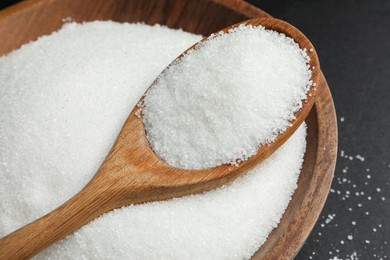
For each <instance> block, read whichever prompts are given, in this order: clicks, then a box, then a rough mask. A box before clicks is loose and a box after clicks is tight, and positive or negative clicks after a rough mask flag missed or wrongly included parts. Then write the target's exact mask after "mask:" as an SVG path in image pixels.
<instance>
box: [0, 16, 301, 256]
mask: <svg viewBox="0 0 390 260" xmlns="http://www.w3.org/2000/svg"><path fill="white" fill-rule="evenodd" d="M199 39H200V37H199V36H196V35H191V34H188V33H185V32H182V31H178V30H170V29H168V28H166V27H162V26H158V25H156V26H147V25H141V24H138V25H135V24H118V23H113V22H93V23H85V24H75V23H69V24H66V25H65V26H64V27H63V29H61V30H60V31H58V32H56V33H54V34H53V35H51V36H49V37H42V38H40V39H39V40H38V41H36V42H32V43H29V44H27V45H25V46H23V47H22V48H21V49H19V50H16V51H14V52H12V53H10V54H9V55H7V56H4V57H1V58H0V122H1V124H0V143H1V144H2V145H1V146H0V162H1V163H0V186H1V189H0V212H1V215H0V236H3V235H5V234H7V233H8V232H11V231H13V230H15V229H16V228H18V227H20V226H22V225H25V224H27V223H28V222H30V221H32V220H34V219H35V218H37V217H39V216H41V215H43V214H45V213H47V212H48V211H50V210H52V209H54V208H55V207H57V206H58V205H60V204H61V203H63V202H64V201H65V200H67V199H68V198H69V197H71V196H72V195H74V194H75V193H76V192H77V191H79V190H80V189H81V188H82V187H83V186H84V185H85V184H86V183H87V182H88V181H89V180H90V178H91V177H92V176H93V174H94V173H95V172H96V170H97V168H98V167H99V166H100V163H101V162H102V160H104V158H105V156H106V154H107V152H108V151H109V149H110V147H111V146H112V144H113V142H114V141H115V138H116V136H117V134H118V132H119V130H120V128H121V126H122V124H123V122H124V120H125V119H126V118H127V116H128V113H129V112H130V111H131V109H132V107H134V106H135V105H136V103H137V101H138V100H139V98H140V97H141V96H142V95H143V93H144V92H145V90H146V89H147V88H148V86H149V85H150V84H151V83H152V82H153V80H154V79H155V78H156V77H157V75H158V74H159V73H160V71H161V70H162V69H164V68H165V67H166V66H167V65H168V64H169V63H170V62H171V61H172V60H173V59H174V58H175V57H177V55H179V54H180V53H181V52H182V51H184V50H185V49H186V48H187V47H188V46H190V45H191V44H193V43H194V42H196V41H198V40H199ZM102 122H104V124H102ZM305 147H306V144H305V126H304V125H303V126H302V127H300V128H299V129H298V130H297V132H296V133H295V134H294V135H293V136H292V137H291V138H290V139H289V140H288V141H287V142H286V144H285V145H284V146H282V147H281V148H280V149H279V150H278V151H277V152H276V153H275V154H274V155H272V156H271V157H270V158H268V159H267V160H266V161H264V162H263V163H262V164H261V165H259V166H257V167H256V168H255V169H253V170H252V171H250V172H249V173H248V174H246V175H245V176H243V177H241V178H239V179H237V180H236V181H235V182H233V183H232V184H230V185H226V186H224V187H222V188H219V189H216V190H213V191H210V192H207V193H204V194H200V195H194V196H187V197H182V198H177V199H173V200H169V201H165V202H158V203H157V202H156V203H148V204H143V205H138V206H129V207H124V208H121V209H117V210H114V211H111V212H109V213H107V214H105V215H103V216H101V217H99V218H98V219H96V220H95V221H93V222H91V223H90V224H88V225H86V226H84V227H83V228H81V229H80V230H78V231H77V232H75V233H74V234H72V235H70V236H68V237H66V238H65V239H63V240H61V241H59V242H57V243H55V244H54V245H52V246H51V247H49V248H47V249H46V250H44V251H43V252H41V253H40V254H39V255H38V256H37V259H75V258H77V259H97V258H98V259H132V258H139V259H162V258H165V259H168V258H169V259H188V258H190V257H192V256H195V255H196V256H197V257H199V258H200V259H232V258H234V259H237V258H239V259H242V258H244V259H245V258H249V257H250V256H251V255H252V254H253V253H254V252H255V251H256V250H257V248H258V247H259V246H260V245H261V244H262V243H263V242H264V241H265V239H266V237H267V236H268V234H269V233H270V232H271V230H272V229H273V228H274V227H275V226H276V225H277V223H278V222H279V219H280V217H281V216H282V214H283V211H284V210H285V208H286V207H287V205H288V202H289V200H290V198H291V195H292V193H293V192H294V189H295V187H296V182H297V179H298V175H299V172H300V167H301V165H302V160H303V154H304V150H305ZM21 187H24V188H21Z"/></svg>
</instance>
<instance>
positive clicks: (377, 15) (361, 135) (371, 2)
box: [0, 0, 390, 260]
mask: <svg viewBox="0 0 390 260" xmlns="http://www.w3.org/2000/svg"><path fill="white" fill-rule="evenodd" d="M15 2H18V1H16V0H5V1H4V0H2V1H0V9H2V8H5V7H6V6H8V5H10V4H12V3H15ZM248 2H250V3H251V4H253V5H255V6H257V7H259V8H261V9H263V10H264V11H266V12H268V13H269V14H271V15H272V16H274V17H276V18H279V19H283V20H286V21H288V22H290V23H291V24H293V25H294V26H296V27H297V28H299V29H300V30H301V31H302V32H303V33H305V34H306V36H307V37H308V38H309V39H310V40H311V41H312V43H313V44H314V46H315V47H316V49H317V51H318V54H319V57H320V62H321V68H322V70H323V72H324V74H325V77H326V79H327V80H328V83H329V87H330V89H331V92H332V95H333V98H334V102H335V105H336V110H337V115H338V127H339V156H338V161H337V166H336V171H335V178H334V180H333V184H332V190H331V192H330V194H329V197H328V200H327V202H326V204H325V207H324V209H323V211H322V213H321V216H320V219H319V220H318V222H317V224H316V226H315V228H314V229H313V232H312V233H311V235H310V236H309V238H308V239H307V241H306V243H305V245H304V246H303V247H302V249H301V251H300V252H299V254H298V255H297V257H296V259H365V260H366V259H390V224H389V222H390V188H389V182H390V149H389V147H390V134H389V133H390V116H389V112H390V1H389V0H317V1H315V0H295V1H287V0H249V1H248Z"/></svg>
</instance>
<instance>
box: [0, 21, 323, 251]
mask: <svg viewBox="0 0 390 260" xmlns="http://www.w3.org/2000/svg"><path fill="white" fill-rule="evenodd" d="M241 24H246V25H253V26H258V25H262V26H264V27H265V28H266V29H271V30H275V31H278V32H281V33H284V34H286V35H287V36H289V37H291V38H293V39H294V40H295V41H296V42H297V43H298V44H299V46H300V48H302V49H304V48H306V49H307V50H312V51H308V52H307V53H308V55H309V56H310V63H309V65H310V67H311V69H312V81H313V82H314V83H317V82H319V77H320V67H319V61H318V57H317V54H316V52H315V51H314V47H313V46H312V44H311V43H310V41H309V40H308V39H307V38H306V37H305V36H304V35H303V34H302V33H301V32H300V31H299V30H298V29H296V28H295V27H293V26H292V25H290V24H288V23H286V22H283V21H280V20H277V19H274V18H256V19H252V20H248V21H245V22H242V23H238V24H235V25H232V26H229V27H227V28H225V29H223V30H222V31H223V32H227V31H228V30H230V29H231V28H234V27H237V26H239V25H241ZM204 40H205V39H203V40H202V41H204ZM195 46H196V44H195V45H194V46H192V47H191V48H189V49H188V50H187V51H186V52H188V51H189V50H191V49H192V48H194V47H195ZM186 52H184V53H183V54H182V55H184V54H185V53H186ZM182 55H181V56H182ZM181 56H179V57H178V58H180V57H181ZM317 91H318V90H317V88H316V87H312V88H311V89H310V90H309V91H308V93H307V99H306V100H302V108H301V109H300V110H299V111H297V112H296V113H295V114H294V115H295V119H294V120H293V121H291V126H290V127H289V128H288V129H287V130H286V131H285V132H283V133H280V134H279V135H278V136H277V137H276V139H275V141H274V142H272V143H270V144H269V145H265V146H261V147H260V148H259V149H258V152H257V153H256V155H254V156H252V157H250V158H249V159H248V160H246V161H243V162H241V163H240V164H239V165H238V166H233V165H230V164H224V165H220V166H216V167H212V168H208V169H201V170H188V169H177V168H173V167H172V166H170V165H168V164H166V163H165V162H164V161H162V160H161V159H160V158H159V157H158V156H157V155H156V154H155V153H154V152H153V150H152V149H151V148H150V145H149V143H148V140H147V139H146V134H145V129H144V126H143V122H142V118H140V117H139V115H138V113H137V112H138V109H139V108H138V107H136V108H135V109H134V110H133V111H132V112H131V113H130V115H129V117H128V119H127V120H126V122H125V124H124V125H123V128H122V130H121V132H120V134H119V136H118V138H117V140H116V142H115V143H114V145H113V147H112V149H111V151H110V152H109V154H108V156H107V157H106V159H105V161H104V162H103V164H102V165H101V167H100V168H99V170H98V171H97V173H96V174H95V176H94V177H93V178H92V180H91V181H90V182H89V183H88V184H87V185H86V186H85V188H84V189H83V190H82V191H80V192H79V193H78V194H76V195H75V196H74V197H73V198H71V199H70V200H68V201H67V202H65V203H64V204H63V205H62V206H60V207H58V208H57V209H55V210H54V211H52V212H50V213H49V214H47V215H45V216H43V217H42V218H40V219H38V220H36V221H34V222H32V223H30V224H28V225H26V226H24V227H22V228H20V229H18V230H16V231H14V232H13V233H11V234H9V235H7V236H6V237H4V238H2V239H1V240H0V258H1V259H20V258H29V257H32V256H34V255H35V254H36V253H38V252H40V251H41V250H42V249H44V248H45V247H47V246H48V245H50V244H51V243H53V242H55V241H57V240H58V239H60V238H62V237H64V236H65V235H67V234H69V233H71V232H73V231H74V230H76V229H78V228H79V227H81V226H83V225H85V224H86V223H88V222H89V221H91V220H93V219H94V218H96V217H97V216H99V215H101V214H103V213H105V212H107V211H110V210H112V209H115V208H118V207H122V206H125V205H130V204H139V203H144V202H150V201H157V200H165V199H169V198H172V197H178V196H184V195H189V194H192V193H197V192H202V191H206V190H210V189H213V188H216V187H218V186H221V185H223V184H226V183H228V182H230V181H232V180H234V179H235V178H237V177H238V176H240V175H242V174H243V173H245V172H246V171H247V170H249V169H250V168H252V167H253V166H255V165H256V164H258V163H260V162H261V161H263V160H264V159H266V158H267V157H268V156H270V155H271V154H272V153H273V152H274V151H276V150H277V149H278V148H279V147H280V146H281V145H282V144H283V143H284V142H285V141H286V140H287V139H288V138H289V137H290V136H291V135H292V134H293V133H294V132H295V130H296V129H297V128H298V127H299V126H300V124H301V123H302V122H303V120H304V119H305V118H306V117H307V115H308V113H309V111H310V110H311V108H312V106H313V104H314V101H315V95H316V93H317Z"/></svg>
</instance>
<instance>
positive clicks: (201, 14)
mask: <svg viewBox="0 0 390 260" xmlns="http://www.w3.org/2000/svg"><path fill="white" fill-rule="evenodd" d="M267 16H269V15H268V14H266V13H265V12H263V11H261V10H259V9H257V8H255V7H253V6H251V5H249V4H247V3H245V2H242V1H240V0H148V1H145V0H83V1H80V0H35V1H33V0H30V1H25V2H22V3H20V4H17V5H15V6H13V7H10V8H8V9H6V10H4V11H2V12H0V37H1V42H0V55H3V54H5V53H8V52H10V51H11V50H13V49H16V48H18V47H20V46H21V45H22V44H24V43H27V42H29V41H31V40H35V39H37V37H39V36H41V35H45V34H49V33H51V32H53V31H54V30H57V29H59V28H60V27H61V26H62V24H63V19H64V18H66V17H71V18H72V19H73V20H74V21H77V22H83V21H92V20H113V21H118V22H144V23H147V24H155V23H159V24H165V25H167V26H168V27H171V28H182V29H184V30H185V31H189V32H192V33H197V34H203V35H208V34H210V33H212V32H215V31H218V30H220V29H222V28H224V27H226V26H229V25H231V24H234V23H237V22H240V21H243V20H246V19H249V18H252V17H267ZM319 87H320V89H321V92H320V93H319V95H318V98H317V100H316V103H315V106H314V107H313V109H312V111H311V112H310V114H309V117H308V118H307V119H306V123H307V125H308V135H307V149H306V153H305V161H304V164H303V168H302V171H301V175H300V177H299V181H298V188H297V190H296V191H295V193H294V195H293V197H292V200H291V202H290V204H289V206H288V208H287V210H286V212H285V213H284V215H283V217H282V219H281V220H280V223H279V225H278V226H277V227H276V228H275V229H274V230H273V231H272V233H271V234H270V235H269V237H268V239H267V241H266V242H265V243H264V244H263V245H262V246H261V247H260V248H259V250H258V251H257V252H256V253H255V255H254V256H253V259H291V258H293V257H294V256H295V255H296V254H297V252H298V251H299V249H300V248H301V247H302V245H303V243H304V242H305V240H306V238H307V237H308V235H309V233H310V231H311V230H312V228H313V226H314V224H315V222H316V221H317V219H318V217H319V214H320V212H321V210H322V207H323V205H324V203H325V200H326V197H327V195H328V192H329V188H330V184H331V181H332V178H333V172H334V167H335V163H336V154H337V125H336V114H335V109H334V105H333V101H332V97H331V94H330V92H329V88H328V85H327V83H326V81H325V78H324V76H323V75H321V80H320V82H319Z"/></svg>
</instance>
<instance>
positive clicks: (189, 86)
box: [142, 25, 311, 169]
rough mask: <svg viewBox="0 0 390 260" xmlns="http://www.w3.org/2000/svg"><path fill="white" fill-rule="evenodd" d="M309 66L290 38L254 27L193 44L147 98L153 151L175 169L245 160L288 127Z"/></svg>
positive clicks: (306, 82)
mask: <svg viewBox="0 0 390 260" xmlns="http://www.w3.org/2000/svg"><path fill="white" fill-rule="evenodd" d="M307 61H308V55H307V54H306V52H304V51H303V50H301V49H300V48H299V46H298V44H297V43H295V42H294V40H293V39H291V38H288V37H286V36H285V35H284V34H280V33H277V32H275V31H270V30H265V29H264V27H260V26H259V27H252V26H244V25H242V26H239V27H238V28H235V29H233V30H231V31H229V33H224V34H219V35H218V36H214V37H212V38H211V39H209V40H207V41H205V42H203V43H201V44H198V45H197V47H196V49H195V50H192V51H190V52H189V53H188V54H186V55H185V56H184V57H182V58H181V59H180V60H179V61H177V62H175V63H174V64H173V65H171V66H170V67H169V68H167V69H166V70H165V71H164V72H163V73H162V74H161V75H160V77H159V78H158V79H157V80H156V82H155V83H154V84H153V86H152V87H151V89H150V90H149V91H148V92H147V94H146V97H145V99H144V107H143V108H142V111H143V121H144V124H145V128H146V133H147V137H148V140H149V142H150V144H151V146H152V148H153V150H154V151H155V152H156V154H157V155H159V156H160V158H162V159H163V160H164V161H166V162H167V163H168V164H170V165H172V166H175V167H179V168H191V169H194V168H195V169H197V168H207V167H212V166H216V165H220V164H225V163H230V162H235V161H236V160H237V159H241V160H246V159H247V158H248V157H249V156H252V155H254V154H255V153H256V152H257V149H258V147H259V146H261V145H265V144H267V143H270V142H272V141H273V140H274V138H275V137H276V136H277V134H278V133H280V132H284V131H285V130H286V129H287V128H288V127H289V126H290V122H289V120H291V119H293V118H294V115H293V114H294V112H296V111H297V110H299V108H300V107H301V105H302V100H303V99H305V98H306V92H307V91H308V86H309V85H310V83H309V81H310V79H311V71H310V70H308V69H307V68H306V63H307Z"/></svg>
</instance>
